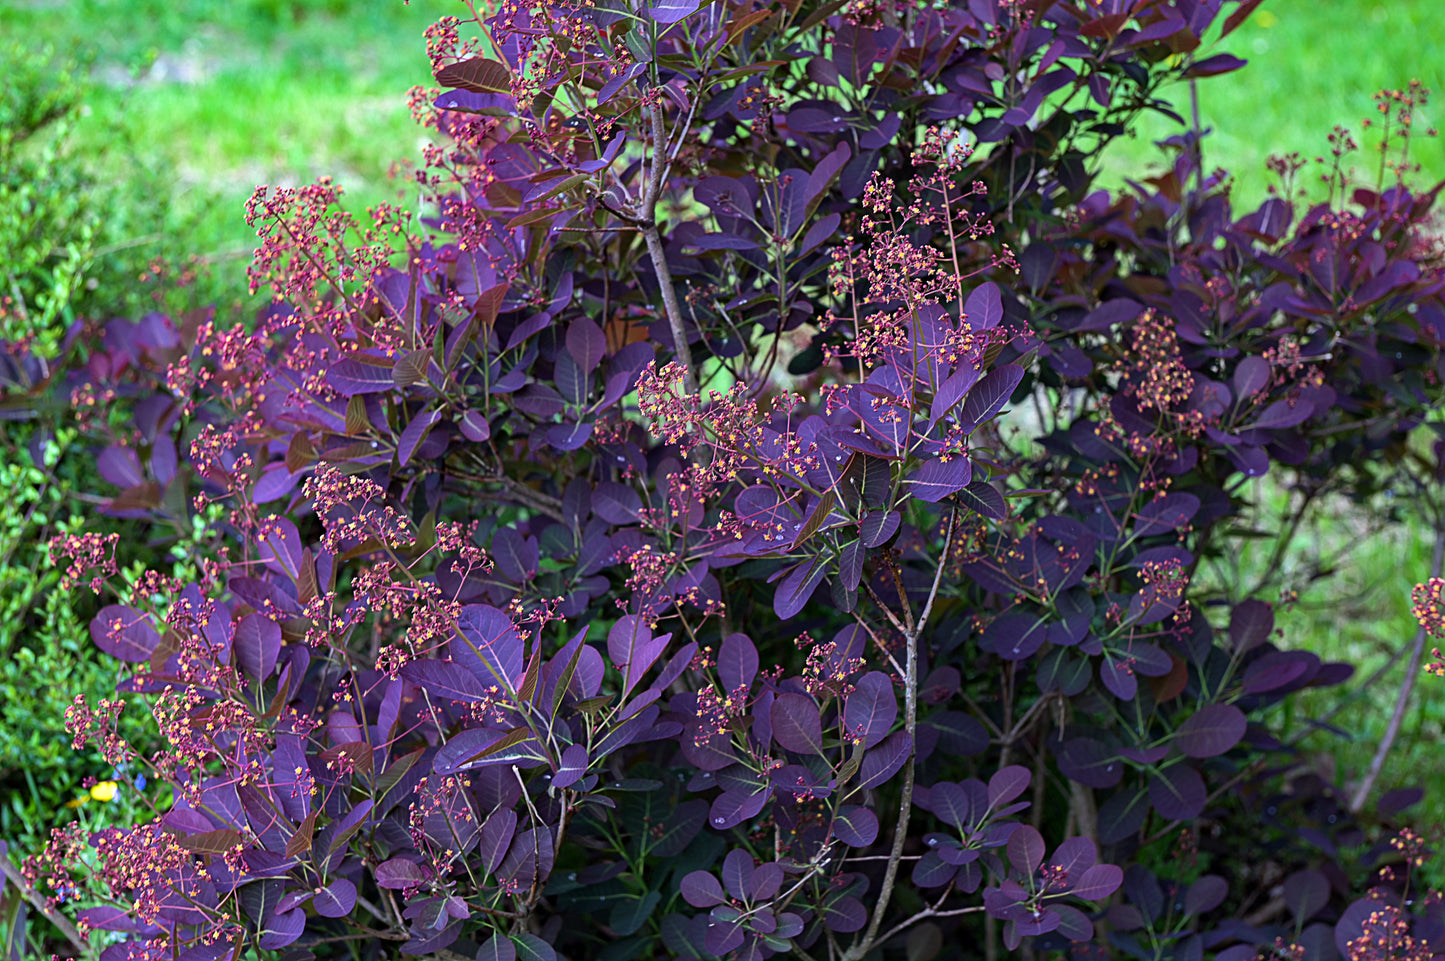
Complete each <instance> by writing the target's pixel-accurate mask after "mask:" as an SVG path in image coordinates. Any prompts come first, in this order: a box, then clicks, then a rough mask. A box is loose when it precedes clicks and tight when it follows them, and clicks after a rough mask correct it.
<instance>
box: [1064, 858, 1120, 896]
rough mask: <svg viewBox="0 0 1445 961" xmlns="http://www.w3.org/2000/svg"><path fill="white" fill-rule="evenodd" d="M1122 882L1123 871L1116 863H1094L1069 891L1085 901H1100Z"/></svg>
mask: <svg viewBox="0 0 1445 961" xmlns="http://www.w3.org/2000/svg"><path fill="white" fill-rule="evenodd" d="M1123 883H1124V871H1123V870H1122V869H1121V868H1120V867H1119V866H1118V865H1117V864H1096V865H1094V866H1093V867H1091V868H1089V869H1088V870H1087V871H1085V872H1084V874H1083V876H1082V877H1080V878H1079V883H1078V884H1075V885H1073V887H1072V888H1071V889H1070V891H1069V893H1070V894H1072V895H1073V896H1074V897H1076V898H1083V899H1084V900H1085V901H1102V900H1104V899H1105V898H1107V897H1109V896H1110V895H1111V894H1113V893H1114V892H1115V891H1117V890H1119V885H1121V884H1123Z"/></svg>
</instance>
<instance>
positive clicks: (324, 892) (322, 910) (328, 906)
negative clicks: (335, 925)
mask: <svg viewBox="0 0 1445 961" xmlns="http://www.w3.org/2000/svg"><path fill="white" fill-rule="evenodd" d="M311 904H312V906H313V907H315V908H316V913H317V914H319V915H321V916H322V917H323V918H344V917H346V916H347V915H348V914H350V913H351V909H352V908H354V907H356V885H354V884H352V883H351V882H350V881H348V880H346V879H345V878H333V879H332V881H331V883H330V884H328V885H326V887H324V888H322V889H321V890H320V891H317V892H316V897H315V898H313V899H312V900H311Z"/></svg>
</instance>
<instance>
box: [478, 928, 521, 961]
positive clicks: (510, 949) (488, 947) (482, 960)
mask: <svg viewBox="0 0 1445 961" xmlns="http://www.w3.org/2000/svg"><path fill="white" fill-rule="evenodd" d="M476 961H517V946H516V945H514V944H513V943H512V939H511V938H509V937H507V936H506V935H504V934H494V935H492V936H491V937H490V938H488V939H487V943H486V944H484V945H482V946H481V948H480V949H478V951H477V955H476Z"/></svg>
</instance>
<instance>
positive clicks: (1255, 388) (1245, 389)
mask: <svg viewBox="0 0 1445 961" xmlns="http://www.w3.org/2000/svg"><path fill="white" fill-rule="evenodd" d="M1269 377H1270V366H1269V361H1267V360H1265V359H1264V358H1263V357H1246V358H1244V359H1243V360H1241V361H1240V362H1239V365H1238V366H1237V367H1235V368H1234V395H1235V396H1236V397H1238V398H1239V399H1240V400H1244V399H1246V398H1249V397H1253V396H1254V395H1255V394H1257V393H1259V392H1260V391H1261V390H1263V389H1264V388H1265V387H1266V386H1267V385H1268V384H1269Z"/></svg>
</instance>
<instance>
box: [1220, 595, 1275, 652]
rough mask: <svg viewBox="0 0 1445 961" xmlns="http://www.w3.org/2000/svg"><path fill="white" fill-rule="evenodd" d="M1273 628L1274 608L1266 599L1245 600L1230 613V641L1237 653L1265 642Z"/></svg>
mask: <svg viewBox="0 0 1445 961" xmlns="http://www.w3.org/2000/svg"><path fill="white" fill-rule="evenodd" d="M1272 630H1274V610H1273V609H1272V608H1271V607H1270V606H1269V604H1267V603H1265V602H1264V601H1244V602H1242V603H1240V604H1239V605H1237V606H1236V607H1235V608H1234V610H1233V611H1231V612H1230V614H1229V643H1230V645H1231V646H1232V647H1233V648H1234V652H1235V653H1236V654H1243V653H1244V652H1245V651H1247V650H1249V649H1250V648H1252V647H1254V646H1255V645H1256V644H1262V643H1264V641H1265V639H1266V638H1268V637H1269V632H1270V631H1272Z"/></svg>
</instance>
